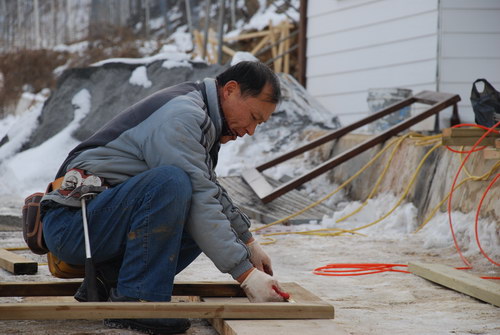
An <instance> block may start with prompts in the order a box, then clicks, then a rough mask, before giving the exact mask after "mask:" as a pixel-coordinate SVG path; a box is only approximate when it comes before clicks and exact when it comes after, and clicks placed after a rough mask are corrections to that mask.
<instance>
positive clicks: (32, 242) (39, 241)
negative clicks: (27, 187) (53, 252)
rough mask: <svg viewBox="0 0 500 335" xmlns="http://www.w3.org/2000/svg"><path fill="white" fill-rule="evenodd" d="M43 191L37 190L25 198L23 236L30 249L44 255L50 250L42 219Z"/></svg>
mask: <svg viewBox="0 0 500 335" xmlns="http://www.w3.org/2000/svg"><path fill="white" fill-rule="evenodd" d="M42 197H43V193H41V192H37V193H33V194H31V195H30V196H28V197H27V198H26V199H25V200H24V206H23V237H24V241H25V242H26V244H27V245H28V248H30V250H31V251H32V252H33V253H35V254H38V255H44V254H46V253H47V252H49V250H48V249H47V246H46V245H45V241H44V240H43V229H42V220H41V218H40V200H42Z"/></svg>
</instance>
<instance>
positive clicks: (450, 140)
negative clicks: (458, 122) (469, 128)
mask: <svg viewBox="0 0 500 335" xmlns="http://www.w3.org/2000/svg"><path fill="white" fill-rule="evenodd" d="M479 137H480V136H477V137H464V136H460V137H451V136H443V138H442V140H441V141H442V144H443V145H447V146H469V147H470V146H473V145H474V144H476V142H477V141H478V140H479ZM478 145H479V146H483V145H486V146H495V138H494V137H490V136H486V137H485V138H483V139H482V140H481V143H479V144H478Z"/></svg>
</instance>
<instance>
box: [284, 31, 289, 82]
mask: <svg viewBox="0 0 500 335" xmlns="http://www.w3.org/2000/svg"><path fill="white" fill-rule="evenodd" d="M285 22H286V21H285ZM284 37H285V38H286V40H285V51H284V52H286V51H287V50H289V49H290V38H289V37H290V29H289V25H288V24H286V25H285V36H284ZM283 73H290V53H289V52H287V53H285V59H284V64H283Z"/></svg>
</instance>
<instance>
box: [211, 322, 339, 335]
mask: <svg viewBox="0 0 500 335" xmlns="http://www.w3.org/2000/svg"><path fill="white" fill-rule="evenodd" d="M210 323H211V324H212V326H213V327H214V328H215V330H217V332H219V334H220V335H255V334H273V335H303V334H335V335H347V334H349V333H348V332H347V331H345V330H344V329H342V328H341V327H340V326H339V325H337V324H336V323H335V321H333V320H322V319H320V320H222V319H212V320H210Z"/></svg>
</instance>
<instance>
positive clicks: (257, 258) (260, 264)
mask: <svg viewBox="0 0 500 335" xmlns="http://www.w3.org/2000/svg"><path fill="white" fill-rule="evenodd" d="M247 247H248V248H249V249H250V262H252V264H253V266H255V267H256V268H257V269H259V270H260V271H263V272H265V273H267V274H268V275H270V276H272V275H273V268H272V266H271V258H269V256H268V255H267V254H266V252H265V251H264V249H262V247H261V246H260V244H259V242H257V241H256V240H255V239H253V238H252V240H251V241H250V242H249V243H248V244H247Z"/></svg>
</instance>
